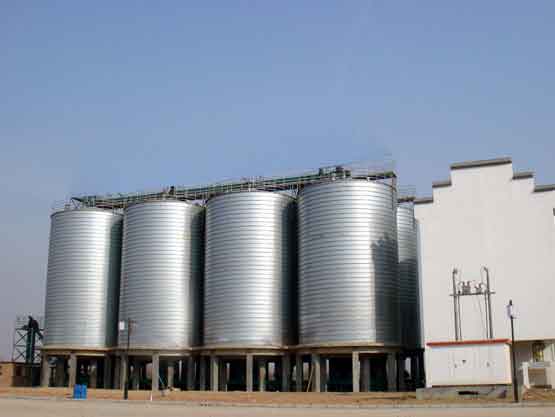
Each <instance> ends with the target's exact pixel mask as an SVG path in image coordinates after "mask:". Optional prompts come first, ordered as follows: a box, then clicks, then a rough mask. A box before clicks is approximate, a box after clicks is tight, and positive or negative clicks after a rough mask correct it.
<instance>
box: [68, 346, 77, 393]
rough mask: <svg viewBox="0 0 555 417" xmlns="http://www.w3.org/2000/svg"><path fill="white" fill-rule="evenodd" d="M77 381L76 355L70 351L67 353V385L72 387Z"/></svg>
mask: <svg viewBox="0 0 555 417" xmlns="http://www.w3.org/2000/svg"><path fill="white" fill-rule="evenodd" d="M76 381H77V355H76V354H75V353H72V354H70V355H69V387H70V388H73V387H74V386H75V382H76Z"/></svg>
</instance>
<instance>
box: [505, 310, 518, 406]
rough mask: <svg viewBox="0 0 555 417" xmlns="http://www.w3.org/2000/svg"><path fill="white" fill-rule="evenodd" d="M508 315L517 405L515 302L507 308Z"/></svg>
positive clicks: (514, 393) (514, 391)
mask: <svg viewBox="0 0 555 417" xmlns="http://www.w3.org/2000/svg"><path fill="white" fill-rule="evenodd" d="M507 315H508V316H509V319H510V320H511V352H512V358H513V395H514V401H515V403H517V402H518V381H517V379H516V353H515V350H516V349H515V326H514V320H515V318H516V314H515V311H514V306H513V300H509V305H508V306H507Z"/></svg>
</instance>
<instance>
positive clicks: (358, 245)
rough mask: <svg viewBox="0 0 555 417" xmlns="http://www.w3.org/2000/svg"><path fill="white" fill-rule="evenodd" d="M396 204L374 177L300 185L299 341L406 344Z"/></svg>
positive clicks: (392, 193) (390, 190) (391, 193)
mask: <svg viewBox="0 0 555 417" xmlns="http://www.w3.org/2000/svg"><path fill="white" fill-rule="evenodd" d="M396 206H397V197H396V191H395V189H394V188H393V187H391V186H389V185H387V184H383V183H379V182H375V181H365V180H341V181H334V182H330V183H322V184H317V185H312V186H308V187H306V188H305V189H304V190H302V191H301V193H300V195H299V199H298V213H299V220H298V221H299V338H300V341H299V342H300V344H305V345H320V344H329V343H336V344H346V345H348V344H356V343H377V344H386V345H398V344H400V332H399V283H398V276H397V262H398V254H397V230H396V219H395V212H396Z"/></svg>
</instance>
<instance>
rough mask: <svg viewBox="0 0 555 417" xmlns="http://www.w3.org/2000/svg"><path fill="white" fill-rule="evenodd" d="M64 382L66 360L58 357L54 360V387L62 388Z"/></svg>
mask: <svg viewBox="0 0 555 417" xmlns="http://www.w3.org/2000/svg"><path fill="white" fill-rule="evenodd" d="M65 382H66V360H65V358H63V357H60V356H58V357H57V358H56V368H55V369H54V386H55V387H63V386H64V385H65Z"/></svg>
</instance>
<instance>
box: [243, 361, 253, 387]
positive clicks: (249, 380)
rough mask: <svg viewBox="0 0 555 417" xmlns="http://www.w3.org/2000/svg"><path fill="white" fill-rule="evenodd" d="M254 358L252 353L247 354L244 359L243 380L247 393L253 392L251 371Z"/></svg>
mask: <svg viewBox="0 0 555 417" xmlns="http://www.w3.org/2000/svg"><path fill="white" fill-rule="evenodd" d="M253 362H254V358H253V355H252V353H247V357H246V363H247V364H246V369H245V379H246V385H247V387H246V388H247V392H252V390H253V385H254V383H253V379H254V369H253Z"/></svg>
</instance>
